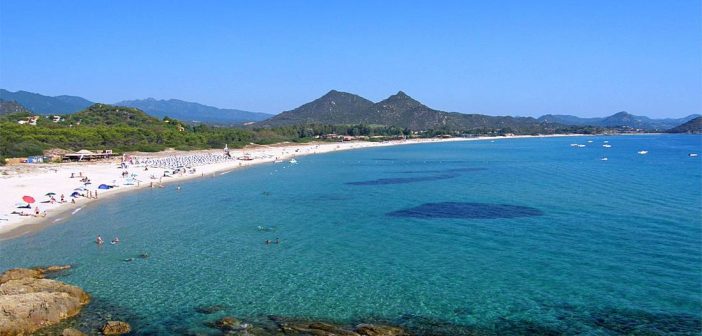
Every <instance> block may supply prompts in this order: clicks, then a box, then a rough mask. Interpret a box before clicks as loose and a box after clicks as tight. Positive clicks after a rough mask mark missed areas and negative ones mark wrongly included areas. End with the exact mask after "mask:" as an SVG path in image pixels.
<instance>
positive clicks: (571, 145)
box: [570, 144, 578, 147]
mask: <svg viewBox="0 0 702 336" xmlns="http://www.w3.org/2000/svg"><path fill="white" fill-rule="evenodd" d="M570 147H578V144H570Z"/></svg>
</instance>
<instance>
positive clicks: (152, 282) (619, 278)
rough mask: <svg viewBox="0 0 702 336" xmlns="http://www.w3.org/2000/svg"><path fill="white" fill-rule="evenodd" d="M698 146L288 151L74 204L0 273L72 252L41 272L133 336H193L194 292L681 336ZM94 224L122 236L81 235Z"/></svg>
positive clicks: (288, 304)
mask: <svg viewBox="0 0 702 336" xmlns="http://www.w3.org/2000/svg"><path fill="white" fill-rule="evenodd" d="M587 140H592V141H593V142H592V143H586V141H587ZM605 140H607V141H609V143H610V144H612V146H613V147H612V148H603V147H602V146H601V145H602V143H603V141H605ZM575 142H578V143H584V144H587V147H585V148H574V147H571V146H569V144H570V143H575ZM701 144H702V138H701V137H700V136H674V135H661V136H655V135H651V136H620V137H579V138H548V139H513V140H498V141H495V142H489V141H476V142H456V143H436V144H423V145H413V146H395V147H385V148H376V149H366V150H357V151H348V152H340V153H333V154H326V155H316V156H306V157H301V158H299V159H298V160H299V162H300V163H299V164H297V165H289V164H287V163H286V164H277V165H273V164H270V165H262V166H257V167H254V168H249V169H245V170H238V171H233V172H230V173H228V174H224V175H221V176H217V177H216V178H202V179H199V180H193V181H191V182H187V183H184V184H182V190H181V191H176V190H175V188H174V187H173V186H171V187H168V188H166V189H159V190H145V191H139V192H134V193H130V194H128V195H119V196H116V197H114V198H111V199H109V200H106V201H103V202H100V203H98V204H94V205H91V206H87V207H86V208H85V209H83V210H82V211H80V212H78V213H77V214H76V215H74V216H72V217H71V218H70V219H67V220H65V221H63V222H61V223H60V224H58V225H55V226H52V227H50V228H48V229H46V230H44V231H41V232H39V233H36V234H33V235H31V236H27V237H21V238H18V239H14V240H9V241H0V270H5V269H8V268H13V267H27V266H34V265H48V264H64V263H70V264H75V265H76V267H75V268H74V269H73V270H72V271H70V272H69V273H67V274H64V275H62V276H61V277H60V279H61V280H63V281H67V282H70V283H73V284H76V285H79V286H82V287H83V288H85V289H86V290H87V291H89V292H90V293H91V294H92V295H93V297H94V298H95V300H94V302H95V303H94V304H93V306H94V308H89V309H88V311H89V310H90V309H103V308H104V309H106V310H110V309H111V310H112V311H113V314H115V315H118V316H121V317H123V318H125V319H127V320H128V321H130V322H132V324H133V325H134V326H135V327H136V329H137V334H173V333H184V332H186V331H193V330H200V331H202V330H204V331H206V329H205V327H204V326H203V324H202V323H203V321H205V320H207V319H211V318H212V316H207V315H202V314H197V313H195V312H194V308H195V307H198V306H203V305H212V304H222V305H225V306H226V307H227V311H226V313H227V314H233V315H235V316H238V317H241V318H242V319H244V320H249V321H259V320H264V319H265V316H267V315H280V316H289V317H301V318H313V319H321V320H328V321H335V322H339V323H353V322H356V321H370V320H372V321H387V322H391V323H395V324H400V325H403V326H405V327H407V328H409V329H411V330H414V331H415V332H416V333H418V334H446V335H458V334H469V333H474V332H478V333H480V332H482V333H497V334H510V333H513V334H523V333H534V334H545V333H565V334H592V335H611V334H619V333H624V334H626V333H636V332H640V333H647V332H648V333H652V334H685V335H687V334H699V333H700V332H701V328H702V327H701V324H700V316H701V314H702V213H701V210H700V209H701V206H702V191H701V188H702V177H701V176H702V161H701V160H702V159H701V158H699V157H698V158H690V157H688V155H687V154H688V153H690V152H700V150H701V148H702V145H701ZM642 149H646V150H648V151H649V154H648V155H638V154H637V153H636V152H637V151H639V150H642ZM603 156H607V157H608V158H609V160H608V161H602V160H600V158H601V157H603ZM258 226H264V227H270V228H272V229H273V231H260V230H258V229H257V227H258ZM97 234H101V235H102V236H103V237H105V238H110V237H112V236H114V235H118V236H119V237H120V239H121V240H122V243H121V244H119V245H114V246H113V245H108V246H104V247H97V246H95V244H94V243H93V240H94V238H95V236H96V235H97ZM275 238H279V239H280V241H281V243H280V244H271V245H266V244H264V240H266V239H275ZM140 253H148V254H149V258H147V259H141V258H136V259H135V260H133V261H131V262H125V261H124V259H126V258H131V257H136V256H137V255H139V254H140ZM105 307H109V309H108V308H105Z"/></svg>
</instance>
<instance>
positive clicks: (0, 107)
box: [0, 99, 31, 114]
mask: <svg viewBox="0 0 702 336" xmlns="http://www.w3.org/2000/svg"><path fill="white" fill-rule="evenodd" d="M11 113H31V111H29V110H28V109H27V108H26V107H24V106H22V105H20V104H18V103H17V102H16V101H10V100H2V99H0V114H11Z"/></svg>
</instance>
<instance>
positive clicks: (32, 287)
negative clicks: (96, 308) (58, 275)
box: [0, 266, 90, 335]
mask: <svg viewBox="0 0 702 336" xmlns="http://www.w3.org/2000/svg"><path fill="white" fill-rule="evenodd" d="M68 268H70V266H56V267H47V268H39V269H13V270H9V271H7V272H5V273H3V274H2V275H0V311H1V312H3V314H0V335H26V334H30V333H32V332H34V331H36V330H38V329H40V328H43V327H47V326H50V325H54V324H56V323H58V322H60V321H61V320H64V319H67V318H69V317H72V316H75V315H76V314H78V313H79V312H80V310H81V308H82V307H83V306H84V305H86V304H87V303H88V302H90V297H89V296H88V294H87V293H86V292H85V291H83V290H82V289H80V288H78V287H75V286H71V285H68V284H65V283H63V282H60V281H56V280H50V279H43V277H44V276H45V274H46V273H48V272H53V271H58V270H65V269H68Z"/></svg>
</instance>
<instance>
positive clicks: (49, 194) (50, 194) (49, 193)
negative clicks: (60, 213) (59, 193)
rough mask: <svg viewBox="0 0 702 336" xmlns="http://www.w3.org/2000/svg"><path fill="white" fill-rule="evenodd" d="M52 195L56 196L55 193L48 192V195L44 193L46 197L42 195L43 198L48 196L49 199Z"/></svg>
mask: <svg viewBox="0 0 702 336" xmlns="http://www.w3.org/2000/svg"><path fill="white" fill-rule="evenodd" d="M54 195H56V193H55V192H48V193H46V195H44V196H49V197H50V196H54Z"/></svg>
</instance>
